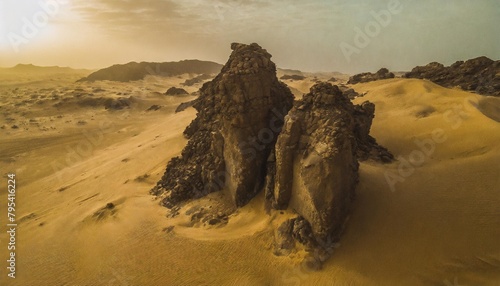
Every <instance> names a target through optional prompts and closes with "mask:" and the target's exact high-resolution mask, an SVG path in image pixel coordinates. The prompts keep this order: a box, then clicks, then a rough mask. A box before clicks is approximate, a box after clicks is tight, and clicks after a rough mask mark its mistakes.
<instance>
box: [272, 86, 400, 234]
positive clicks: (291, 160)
mask: <svg viewBox="0 0 500 286" xmlns="http://www.w3.org/2000/svg"><path fill="white" fill-rule="evenodd" d="M374 110H375V107H374V105H373V104H372V103H370V102H365V103H363V104H362V105H353V104H352V103H351V101H350V100H349V99H348V98H347V97H346V95H344V94H343V93H342V92H341V91H340V89H339V88H338V87H337V86H333V85H331V84H330V83H324V82H322V83H318V84H316V85H314V86H313V87H311V91H310V93H308V94H306V95H304V97H303V99H302V100H300V101H297V102H295V104H294V107H293V108H292V109H291V110H290V112H289V113H288V114H287V116H286V117H285V124H284V126H283V130H282V132H281V134H280V135H279V136H278V140H277V142H276V146H275V152H274V154H272V156H271V157H270V158H269V159H268V166H267V170H268V174H267V178H266V186H265V189H266V198H267V199H268V200H270V201H271V202H272V205H273V207H274V208H277V209H286V208H292V209H293V210H295V211H296V212H297V213H298V214H299V215H301V216H303V217H304V218H305V219H306V220H307V221H308V222H309V223H310V224H311V228H312V232H313V234H314V237H316V238H317V239H318V240H321V241H334V240H335V238H336V237H337V236H338V235H339V234H340V232H341V230H342V226H343V224H344V221H345V220H346V217H347V215H348V210H349V206H350V205H351V201H352V200H353V198H354V190H355V187H356V184H357V182H358V165H359V164H358V159H359V158H365V159H366V158H368V157H369V156H370V155H374V156H375V157H378V156H379V152H378V150H379V149H384V148H383V147H380V146H378V144H376V142H375V140H374V139H373V138H372V137H371V136H370V135H369V131H370V126H371V123H372V119H373V116H374ZM372 150H375V151H372ZM387 153H388V154H389V155H387V156H388V158H389V159H392V155H390V153H389V152H387ZM384 155H386V154H384Z"/></svg>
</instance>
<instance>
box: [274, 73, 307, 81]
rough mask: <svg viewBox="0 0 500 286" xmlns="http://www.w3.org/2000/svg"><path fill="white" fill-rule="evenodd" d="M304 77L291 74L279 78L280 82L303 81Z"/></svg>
mask: <svg viewBox="0 0 500 286" xmlns="http://www.w3.org/2000/svg"><path fill="white" fill-rule="evenodd" d="M305 78H306V77H305V76H303V75H298V74H292V75H288V74H286V75H284V76H282V77H280V79H282V80H287V79H288V80H304V79H305Z"/></svg>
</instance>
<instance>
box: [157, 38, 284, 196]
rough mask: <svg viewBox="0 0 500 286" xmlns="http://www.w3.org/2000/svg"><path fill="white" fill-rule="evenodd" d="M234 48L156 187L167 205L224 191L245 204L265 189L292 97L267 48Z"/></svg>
mask: <svg viewBox="0 0 500 286" xmlns="http://www.w3.org/2000/svg"><path fill="white" fill-rule="evenodd" d="M231 49H232V50H233V52H232V54H231V56H230V57H229V60H228V62H227V63H226V64H225V65H224V67H223V68H222V71H221V73H220V74H219V75H218V76H217V77H216V78H215V79H214V80H213V81H211V82H208V83H205V84H204V85H203V87H202V88H201V90H200V97H199V98H198V99H196V101H195V103H194V105H193V106H194V108H196V110H197V111H198V115H197V117H196V119H195V120H194V121H193V122H192V123H191V124H190V125H189V126H188V127H187V128H186V130H185V132H184V134H185V135H186V137H187V138H189V142H188V144H187V146H186V147H185V148H184V150H183V151H182V155H181V156H180V157H177V158H174V159H172V160H171V161H170V162H169V163H168V165H167V170H166V172H165V175H164V176H163V177H162V179H161V180H160V182H158V184H157V186H156V187H155V188H154V189H153V193H154V194H156V195H164V196H165V198H164V199H163V203H164V205H166V206H173V205H175V204H176V203H178V202H180V201H183V200H186V199H190V198H196V197H200V196H204V195H206V194H208V193H210V192H213V191H218V190H221V189H224V190H225V191H226V192H227V195H228V196H229V197H230V198H231V200H232V201H233V202H234V204H235V205H236V206H242V205H244V204H246V203H247V202H248V201H249V200H250V199H251V198H252V197H254V196H255V194H257V192H259V190H260V189H262V185H263V182H264V178H265V175H266V174H265V164H266V160H267V157H268V155H269V153H270V152H271V150H272V149H273V148H274V143H275V141H276V138H277V135H278V133H279V132H280V130H281V126H282V124H283V117H284V116H285V114H286V113H287V112H288V110H289V109H290V108H291V106H292V102H293V96H292V94H291V92H290V90H289V89H288V88H287V87H286V86H285V85H284V84H283V83H281V82H279V81H278V79H277V78H276V66H275V64H274V63H273V62H272V61H271V60H270V58H271V55H270V54H269V53H268V52H267V51H266V50H264V49H262V48H261V47H260V46H259V45H257V44H251V45H244V44H237V43H234V44H232V45H231Z"/></svg>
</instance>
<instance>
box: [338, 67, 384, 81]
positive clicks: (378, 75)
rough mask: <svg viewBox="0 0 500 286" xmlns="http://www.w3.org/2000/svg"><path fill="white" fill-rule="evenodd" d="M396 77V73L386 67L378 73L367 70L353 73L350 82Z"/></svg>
mask: <svg viewBox="0 0 500 286" xmlns="http://www.w3.org/2000/svg"><path fill="white" fill-rule="evenodd" d="M388 78H394V74H393V73H392V72H389V70H388V69H386V68H381V69H379V70H378V71H377V72H376V73H371V72H365V73H360V74H357V75H353V76H351V77H350V78H349V81H348V82H347V83H348V84H356V83H360V82H370V81H375V80H381V79H388Z"/></svg>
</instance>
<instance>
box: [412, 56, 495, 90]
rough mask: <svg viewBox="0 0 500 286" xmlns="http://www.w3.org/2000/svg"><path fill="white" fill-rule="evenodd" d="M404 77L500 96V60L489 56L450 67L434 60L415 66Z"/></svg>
mask: <svg viewBox="0 0 500 286" xmlns="http://www.w3.org/2000/svg"><path fill="white" fill-rule="evenodd" d="M404 77H406V78H420V79H428V80H430V81H432V82H434V83H436V84H439V85H442V86H444V87H460V88H461V89H463V90H466V91H472V92H476V93H479V94H482V95H492V96H500V61H494V60H491V59H489V58H487V57H478V58H475V59H470V60H467V61H465V62H464V61H458V62H456V63H454V64H452V65H451V66H448V67H445V66H444V65H443V64H440V63H437V62H432V63H429V64H428V65H426V66H418V67H415V68H413V69H412V70H411V72H408V73H406V74H405V75H404Z"/></svg>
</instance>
